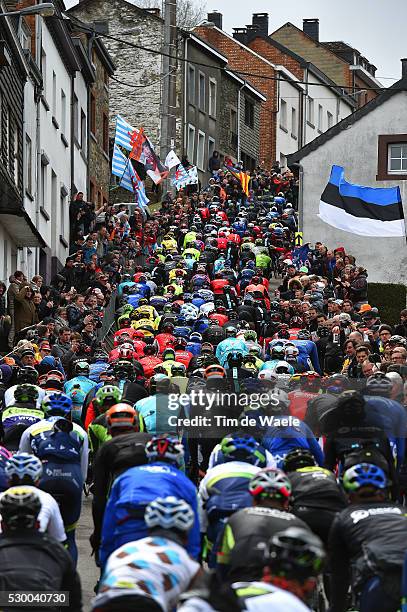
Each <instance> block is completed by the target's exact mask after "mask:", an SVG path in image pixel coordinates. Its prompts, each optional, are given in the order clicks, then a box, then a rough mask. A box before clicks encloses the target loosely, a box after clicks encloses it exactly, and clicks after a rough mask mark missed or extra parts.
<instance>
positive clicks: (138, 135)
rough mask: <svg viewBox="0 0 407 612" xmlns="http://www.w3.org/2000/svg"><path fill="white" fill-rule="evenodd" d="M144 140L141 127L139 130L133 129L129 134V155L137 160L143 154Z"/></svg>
mask: <svg viewBox="0 0 407 612" xmlns="http://www.w3.org/2000/svg"><path fill="white" fill-rule="evenodd" d="M144 140H145V136H144V130H143V128H141V130H139V131H137V130H134V132H133V133H132V135H131V136H130V144H131V151H130V155H129V157H131V158H132V159H135V160H137V161H140V159H141V157H142V155H143V143H144Z"/></svg>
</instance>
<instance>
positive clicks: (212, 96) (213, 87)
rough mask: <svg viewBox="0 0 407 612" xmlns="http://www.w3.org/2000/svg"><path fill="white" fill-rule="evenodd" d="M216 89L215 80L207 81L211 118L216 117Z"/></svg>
mask: <svg viewBox="0 0 407 612" xmlns="http://www.w3.org/2000/svg"><path fill="white" fill-rule="evenodd" d="M216 89H217V83H216V81H215V79H209V114H210V115H211V117H216Z"/></svg>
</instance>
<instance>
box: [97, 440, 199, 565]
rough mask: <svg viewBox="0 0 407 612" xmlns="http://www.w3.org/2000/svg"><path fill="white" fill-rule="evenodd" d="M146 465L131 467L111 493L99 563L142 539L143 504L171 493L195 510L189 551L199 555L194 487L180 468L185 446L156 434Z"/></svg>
mask: <svg viewBox="0 0 407 612" xmlns="http://www.w3.org/2000/svg"><path fill="white" fill-rule="evenodd" d="M146 455H147V459H148V461H149V463H148V465H139V466H136V467H133V468H130V469H129V470H127V471H126V472H124V474H122V475H121V476H119V478H117V479H116V480H115V481H114V483H113V487H112V490H111V492H110V496H109V500H108V502H107V505H106V510H105V514H104V519H103V528H102V544H101V547H100V562H101V565H102V567H103V566H104V565H105V563H106V561H107V558H108V556H109V555H110V554H111V553H112V552H113V551H114V550H115V549H117V548H118V547H119V546H121V545H122V544H125V543H126V542H131V541H133V540H135V539H141V538H144V537H145V536H146V535H147V534H146V526H145V522H144V511H145V507H146V505H147V504H148V503H149V502H150V501H152V500H154V499H155V498H156V497H157V496H158V495H165V496H168V495H174V496H176V497H180V498H181V499H184V500H185V501H186V502H187V503H188V504H190V506H191V507H192V509H193V510H194V513H195V522H194V525H193V528H192V529H191V531H190V533H189V537H188V546H187V550H188V552H189V553H190V554H191V555H192V556H193V557H194V558H196V557H198V556H199V554H200V535H199V520H198V508H197V496H196V489H195V487H194V485H193V484H192V482H191V481H190V480H189V479H188V478H187V476H185V474H184V473H183V472H181V470H180V469H179V466H180V465H182V464H183V461H184V448H183V446H182V444H181V443H180V442H179V441H178V439H177V438H170V437H165V436H156V437H154V438H152V440H150V442H148V443H147V445H146Z"/></svg>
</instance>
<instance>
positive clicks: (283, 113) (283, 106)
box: [280, 100, 288, 132]
mask: <svg viewBox="0 0 407 612" xmlns="http://www.w3.org/2000/svg"><path fill="white" fill-rule="evenodd" d="M280 127H281V129H282V130H284V131H285V132H288V130H287V102H286V101H285V100H281V101H280Z"/></svg>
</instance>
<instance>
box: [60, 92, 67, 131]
mask: <svg viewBox="0 0 407 612" xmlns="http://www.w3.org/2000/svg"><path fill="white" fill-rule="evenodd" d="M61 130H62V134H66V95H65V92H64V90H63V89H61Z"/></svg>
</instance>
